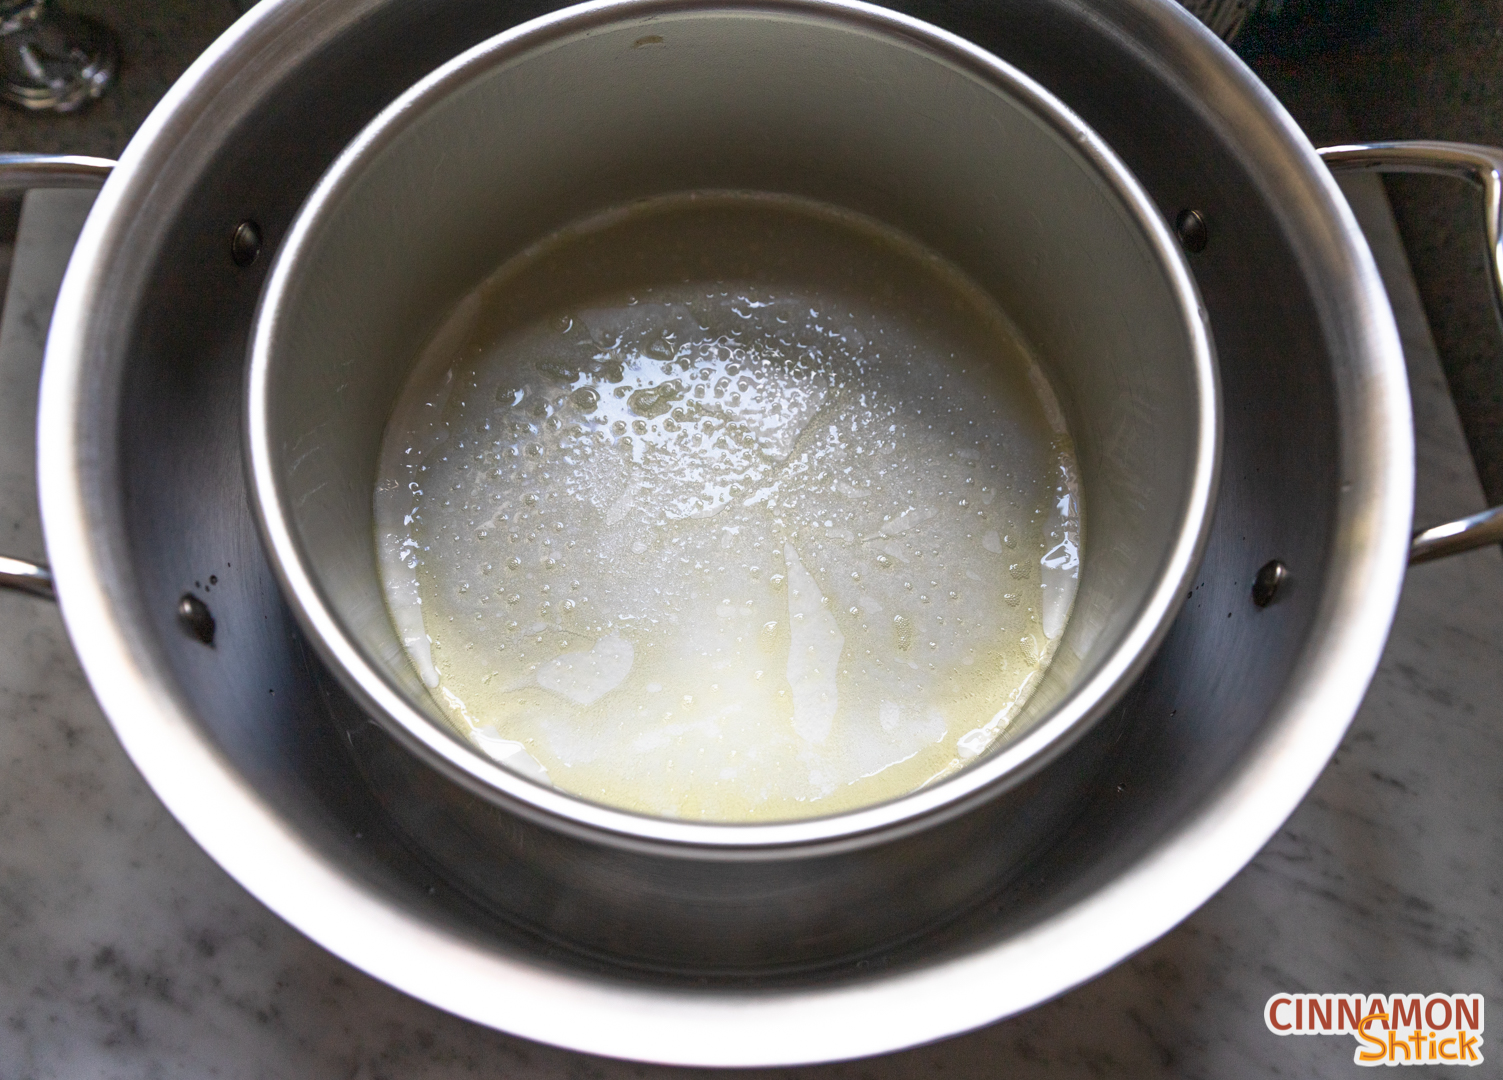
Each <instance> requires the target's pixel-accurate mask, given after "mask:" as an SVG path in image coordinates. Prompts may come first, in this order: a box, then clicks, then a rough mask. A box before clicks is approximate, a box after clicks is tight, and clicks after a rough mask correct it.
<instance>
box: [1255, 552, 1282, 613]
mask: <svg viewBox="0 0 1503 1080" xmlns="http://www.w3.org/2000/svg"><path fill="white" fill-rule="evenodd" d="M1288 579H1289V567H1287V566H1285V565H1284V564H1283V563H1282V562H1280V561H1279V560H1278V559H1269V560H1268V561H1267V562H1266V563H1264V564H1263V566H1262V568H1261V569H1260V570H1259V571H1258V576H1257V577H1256V578H1254V579H1253V586H1252V602H1253V603H1254V604H1257V605H1258V606H1259V607H1267V606H1268V605H1269V604H1271V603H1273V598H1274V597H1275V596H1277V595H1278V594H1279V588H1280V586H1282V585H1283V584H1284V582H1285V581H1287V580H1288Z"/></svg>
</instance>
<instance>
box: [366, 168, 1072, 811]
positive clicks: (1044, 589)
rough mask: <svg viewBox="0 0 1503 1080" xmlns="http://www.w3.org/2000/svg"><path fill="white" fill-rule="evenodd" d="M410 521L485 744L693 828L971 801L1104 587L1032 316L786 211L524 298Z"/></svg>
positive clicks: (715, 215) (395, 446)
mask: <svg viewBox="0 0 1503 1080" xmlns="http://www.w3.org/2000/svg"><path fill="white" fill-rule="evenodd" d="M375 506H376V521H377V532H378V541H379V551H380V557H381V572H382V577H383V581H384V584H385V587H386V595H387V600H388V606H389V608H390V609H391V613H392V618H393V623H394V625H395V626H396V628H397V631H398V633H399V636H400V637H401V639H402V641H403V643H404V645H405V647H406V648H407V650H408V654H409V656H410V658H411V660H412V663H413V665H414V667H415V669H416V670H417V671H418V673H419V674H420V675H421V677H422V679H423V681H424V683H425V684H426V685H427V686H428V687H430V689H431V690H432V692H433V695H434V700H435V702H436V703H437V704H438V706H439V708H440V709H441V710H442V711H443V713H444V715H445V716H447V717H448V719H449V720H450V722H451V723H452V724H453V725H454V726H455V727H456V729H458V730H459V731H460V732H461V733H462V734H464V735H465V736H466V737H468V738H469V739H470V740H471V741H472V742H473V743H474V744H475V745H476V747H477V749H479V750H480V751H482V752H484V753H486V754H488V755H490V756H491V757H493V758H495V759H496V760H498V761H500V762H502V763H503V764H505V765H507V766H508V767H510V768H513V769H516V770H518V771H520V772H522V773H524V774H525V775H529V776H531V777H533V778H534V779H538V780H543V781H546V782H551V783H553V784H555V785H556V786H558V787H559V788H561V789H564V790H567V791H570V792H573V793H576V794H578V795H581V796H584V797H586V798H590V799H593V800H596V801H599V802H602V803H606V804H610V805H614V806H618V807H623V808H627V809H632V810H637V811H641V812H644V813H648V814H655V815H661V816H668V817H686V818H696V819H706V820H715V821H749V820H778V819H788V818H796V817H804V816H810V815H815V814H825V813H833V812H836V811H839V810H845V809H851V808H854V807H857V806H862V805H866V804H870V803H874V802H878V801H881V800H884V799H888V798H892V797H894V796H897V795H901V794H904V793H906V792H908V791H912V790H914V789H916V788H918V787H920V786H922V785H923V784H925V783H927V782H930V781H932V780H934V779H936V778H938V777H941V776H944V775H946V774H947V773H949V772H952V771H954V770H955V769H957V768H959V767H961V766H962V765H963V764H964V763H965V762H967V761H969V760H971V759H973V758H975V757H976V756H977V755H979V754H981V753H983V752H984V751H985V750H986V749H987V748H988V747H989V746H991V745H992V744H993V743H994V742H996V741H997V740H998V739H999V738H1002V737H1004V736H1005V734H1006V729H1007V724H1008V722H1009V720H1010V719H1011V718H1012V717H1013V716H1014V715H1015V714H1016V712H1017V711H1018V709H1019V708H1020V707H1021V705H1022V704H1023V702H1024V701H1026V699H1027V696H1028V694H1029V692H1030V691H1031V689H1032V687H1033V685H1034V684H1035V683H1036V681H1037V676H1038V673H1039V671H1040V670H1041V669H1042V668H1043V667H1044V666H1045V665H1046V664H1047V663H1048V660H1049V657H1050V655H1051V654H1052V652H1053V648H1054V645H1055V643H1056V642H1057V641H1058V639H1059V636H1060V634H1061V633H1062V632H1063V628H1064V625H1065V621H1066V618H1067V617H1068V613H1069V609H1070V605H1071V602H1072V600H1073V597H1074V591H1075V579H1076V574H1077V573H1078V557H1077V550H1078V541H1079V516H1080V511H1079V499H1078V490H1077V483H1076V480H1075V465H1074V458H1073V453H1072V449H1071V444H1070V440H1069V438H1068V436H1067V434H1066V433H1065V430H1064V425H1063V420H1062V417H1061V414H1060V410H1059V407H1058V405H1057V403H1056V402H1055V400H1054V398H1053V395H1052V392H1051V391H1050V389H1049V386H1048V383H1047V382H1046V381H1045V379H1044V377H1043V376H1042V374H1041V373H1040V372H1039V370H1038V368H1037V366H1036V365H1035V364H1034V362H1033V361H1032V359H1031V357H1030V356H1029V354H1028V352H1027V350H1026V349H1025V348H1024V347H1023V345H1022V344H1021V342H1020V339H1019V337H1018V335H1017V334H1016V333H1015V332H1014V330H1013V329H1012V327H1011V325H1010V324H1009V323H1008V321H1007V320H1006V319H1005V317H1004V316H1003V315H1002V313H1001V312H1000V311H998V310H997V308H996V307H995V305H994V304H992V303H991V302H990V301H989V300H988V299H987V298H986V297H985V296H984V295H983V294H982V293H981V292H980V291H979V290H977V289H976V288H975V287H974V286H973V285H972V284H970V283H969V282H968V281H967V280H966V279H965V278H964V277H963V276H962V275H960V274H959V273H958V272H957V271H955V270H954V269H953V268H951V267H950V266H948V265H947V264H945V263H944V262H942V261H941V260H939V259H937V258H936V257H934V256H933V255H932V254H930V253H928V252H926V251H924V250H922V249H920V248H918V247H916V246H914V245H913V244H912V243H911V242H909V241H907V240H905V239H903V238H901V237H899V236H897V235H894V234H892V233H891V232H888V231H886V230H884V229H882V228H880V227H878V226H876V225H874V224H873V223H871V222H869V221H867V220H865V219H861V218H856V217H854V216H852V215H848V214H845V213H842V212H837V211H834V210H831V209H829V208H825V207H821V206H818V205H816V204H812V203H808V202H804V201H799V200H794V199H791V198H784V197H770V196H753V195H744V194H700V195H684V196H675V197H668V198H663V199H658V200H653V201H651V202H648V203H644V204H639V205H636V206H633V207H631V208H628V209H627V210H624V211H616V212H613V213H611V214H608V215H603V216H601V217H599V218H596V219H592V220H590V221H588V222H585V223H583V224H581V225H579V226H576V227H574V228H571V229H568V230H565V231H563V232H561V233H559V234H556V235H555V236H553V237H550V238H549V239H548V240H546V241H544V242H543V243H541V244H539V245H538V246H536V247H535V248H534V249H532V250H530V251H529V252H527V253H525V254H524V255H522V256H520V257H518V258H517V259H515V260H513V261H512V262H510V263H508V264H507V265H505V266H503V267H502V268H501V269H500V270H499V271H497V273H496V274H494V275H493V276H492V277H491V278H490V279H489V280H487V281H486V282H484V283H482V285H481V286H480V287H479V288H478V289H476V291H475V292H474V293H472V294H471V295H470V296H468V297H466V298H465V299H464V300H463V301H462V302H461V303H460V304H459V305H458V306H457V307H456V309H455V311H454V312H453V314H452V315H451V317H450V318H449V319H448V320H447V322H446V323H445V324H444V325H443V326H442V327H441V328H440V329H439V331H438V333H437V334H436V335H435V336H434V338H433V339H432V341H431V343H430V345H429V346H428V348H427V349H426V350H425V352H424V354H423V356H422V357H421V358H420V360H419V363H418V364H417V367H416V370H415V372H414V375H413V377H412V379H411V381H410V383H409V385H408V386H407V388H406V390H405V391H404V393H403V396H402V398H401V400H400V401H399V403H398V406H397V409H396V411H395V413H394V415H393V417H392V421H391V423H390V425H389V427H388V430H387V433H386V437H385V442H384V444H383V449H382V458H381V475H380V478H379V480H378V484H377V491H376V500H375Z"/></svg>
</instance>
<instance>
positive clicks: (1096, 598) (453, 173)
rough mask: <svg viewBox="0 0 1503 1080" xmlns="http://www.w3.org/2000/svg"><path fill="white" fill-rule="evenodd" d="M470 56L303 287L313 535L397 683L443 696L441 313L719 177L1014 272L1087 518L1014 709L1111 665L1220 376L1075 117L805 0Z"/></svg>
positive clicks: (298, 406)
mask: <svg viewBox="0 0 1503 1080" xmlns="http://www.w3.org/2000/svg"><path fill="white" fill-rule="evenodd" d="M449 82H450V85H448V86H447V87H446V94H445V96H443V97H441V98H439V99H437V100H434V99H433V98H432V97H430V98H428V99H425V100H424V101H423V102H422V103H421V105H420V106H419V107H418V108H416V109H412V108H409V110H408V115H407V116H406V118H405V123H404V124H402V125H400V126H398V127H397V128H395V134H394V135H392V136H391V137H389V138H386V139H384V140H383V141H381V142H379V143H378V144H375V145H374V146H373V147H372V153H370V155H369V159H368V160H367V161H366V162H365V163H364V164H363V165H362V167H361V168H360V169H359V170H358V171H356V172H355V173H353V174H352V179H351V180H350V181H349V182H348V183H345V184H343V185H342V186H341V187H340V188H338V189H336V192H335V194H334V196H333V198H332V199H331V201H330V203H329V205H328V206H327V207H326V209H325V213H324V216H323V217H322V219H321V220H320V222H319V224H318V227H317V228H316V230H315V231H314V232H313V233H312V236H311V243H310V244H309V245H308V246H307V247H306V248H304V249H303V253H302V257H301V258H300V260H299V263H298V264H297V265H296V267H295V268H294V269H293V271H292V277H291V286H290V291H289V294H288V301H287V302H286V303H285V304H284V305H283V306H282V308H281V309H280V310H279V311H278V312H277V319H278V322H277V324H276V337H275V344H274V355H275V356H276V358H277V361H276V366H275V372H274V375H273V377H272V378H271V380H270V382H269V385H270V388H271V392H270V394H269V398H268V413H269V415H270V426H271V430H272V432H273V434H274V438H273V446H274V451H273V452H274V454H275V455H277V457H278V458H279V461H278V462H277V468H278V470H279V471H280V474H281V476H282V477H283V495H282V499H283V504H284V505H285V506H287V507H290V508H294V509H293V510H292V515H293V517H294V518H295V528H296V532H297V539H298V541H299V542H300V544H301V546H302V550H303V555H304V557H305V559H306V561H307V563H308V564H309V566H310V567H311V568H312V574H313V577H314V578H315V579H316V580H317V581H318V582H319V583H320V585H321V587H322V589H323V592H324V597H325V600H326V602H327V603H328V604H329V605H330V606H331V607H332V609H333V610H334V612H335V613H336V615H337V617H338V618H339V619H340V620H341V621H342V623H343V625H344V626H345V628H346V629H347V631H348V632H349V633H350V635H351V636H352V637H353V638H354V639H355V640H356V641H357V642H358V643H359V644H360V646H361V647H362V649H363V651H364V653H365V655H366V656H367V657H368V658H369V659H371V660H373V661H374V662H375V664H376V666H377V667H378V669H379V670H382V671H384V673H385V675H386V677H387V678H388V679H389V680H390V681H391V682H392V683H394V684H396V685H398V686H400V687H402V688H404V689H405V691H406V692H407V694H408V695H409V697H411V698H412V699H413V700H415V701H417V702H420V703H426V706H427V708H428V709H429V710H430V713H431V714H432V715H434V716H435V717H437V716H438V715H439V714H438V710H437V708H436V706H434V705H433V703H432V702H431V700H430V699H429V698H428V695H427V694H426V692H425V691H424V688H423V687H422V685H421V682H420V681H419V680H418V678H417V676H416V674H415V672H414V671H413V669H412V667H411V665H410V664H409V663H408V661H407V658H406V656H405V654H404V652H403V649H402V647H401V644H400V642H399V641H398V639H397V637H396V635H395V633H394V632H393V629H392V626H391V623H390V620H389V618H388V616H387V614H386V611H385V609H384V606H383V602H382V598H381V590H380V588H379V586H378V583H377V579H376V573H375V561H376V560H375V556H374V552H373V529H372V524H371V501H372V492H373V489H374V481H375V462H376V457H377V453H378V450H379V445H380V439H381V435H382V432H383V429H384V426H385V423H386V420H387V417H388V416H389V415H390V413H391V409H392V406H393V403H394V400H395V398H396V395H397V393H398V392H399V390H400V388H401V386H402V385H403V383H404V381H405V380H406V378H407V376H408V374H409V372H410V371H411V369H412V367H413V364H414V362H415V359H416V357H417V355H418V354H419V352H420V351H421V348H422V345H423V343H424V341H425V339H426V338H427V336H428V335H429V334H431V333H432V331H433V328H434V327H435V325H436V324H437V322H438V321H439V320H440V319H441V318H442V317H443V315H444V314H445V313H446V311H447V310H448V309H449V308H450V307H451V306H452V305H453V304H454V303H455V301H456V300H457V299H458V297H460V296H461V295H463V294H464V293H465V292H467V291H468V290H469V289H470V288H471V287H473V285H474V284H475V283H476V282H477V281H478V280H480V279H481V278H483V277H484V276H485V275H486V274H488V273H489V272H490V271H492V270H493V269H494V268H495V267H497V266H498V265H500V264H501V263H502V262H503V261H504V260H505V259H506V258H507V257H508V256H510V255H511V254H513V253H515V252H517V251H520V250H522V249H523V248H525V247H526V246H527V245H528V244H530V243H532V242H535V241H536V240H537V239H539V238H540V237H542V236H544V235H546V234H548V233H549V232H551V231H553V230H555V229H557V228H559V227H561V226H563V225H565V224H568V223H570V222H573V221H575V220H578V219H579V218H581V217H584V216H586V215H587V214H589V213H591V212H594V211H598V210H601V209H604V208H607V207H611V206H617V205H620V204H622V203H624V202H627V201H630V200H632V199H635V198H642V197H646V196H650V195H655V194H660V193H664V192H671V191H675V190H693V189H704V188H711V189H742V190H755V191H772V192H786V193H792V194H797V195H802V196H807V197H811V198H815V199H819V200H822V201H824V202H827V203H831V204H834V205H838V206H842V207H845V208H847V209H851V210H855V211H858V212H861V213H864V214H868V215H870V216H872V217H875V218H877V219H879V220H881V221H884V222H887V223H889V224H891V225H894V226H896V227H897V228H899V229H901V230H903V231H904V232H906V233H908V234H909V235H911V236H913V237H915V238H917V239H919V240H920V241H921V242H923V243H924V244H926V245H928V246H929V247H930V248H931V249H933V250H935V251H937V252H939V253H941V254H942V255H944V256H945V257H947V258H949V259H950V260H952V261H953V262H955V263H956V264H957V265H959V266H960V267H961V268H962V269H963V270H965V271H966V272H967V273H968V274H969V275H970V276H971V277H972V278H973V279H974V280H975V281H976V282H977V283H978V284H980V285H981V286H982V287H983V288H984V289H985V290H986V291H987V292H989V293H990V294H991V295H992V296H993V297H995V298H996V300H997V301H998V302H999V304H1000V306H1001V307H1002V309H1003V310H1004V311H1005V312H1006V313H1007V314H1008V315H1009V316H1010V317H1011V318H1012V319H1013V320H1014V321H1015V323H1016V324H1017V326H1018V327H1019V328H1020V330H1021V332H1022V334H1023V336H1024V337H1025V339H1026V340H1027V341H1029V342H1030V344H1031V346H1032V347H1033V349H1034V350H1035V352H1036V354H1037V355H1038V357H1039V358H1040V360H1041V362H1042V363H1043V364H1044V366H1045V368H1046V370H1047V371H1048V372H1049V375H1050V377H1051V379H1052V381H1053V383H1054V385H1055V387H1056V389H1057V391H1058V393H1059V395H1060V398H1061V399H1062V401H1063V402H1064V404H1065V407H1066V410H1067V414H1068V418H1069V425H1070V430H1071V433H1072V435H1073V437H1074V439H1075V443H1076V447H1077V453H1078V460H1079V464H1080V470H1081V476H1082V487H1083V492H1084V496H1083V504H1084V516H1085V545H1084V547H1085V550H1084V552H1083V565H1084V570H1083V573H1082V580H1081V583H1080V588H1079V593H1078V596H1077V600H1076V605H1075V611H1074V615H1073V617H1072V618H1071V620H1070V622H1069V624H1068V626H1067V629H1066V633H1065V636H1064V639H1063V641H1062V643H1061V646H1060V648H1059V651H1058V654H1057V657H1056V659H1055V661H1054V663H1053V665H1052V666H1051V668H1050V669H1049V672H1048V675H1047V677H1046V679H1045V681H1044V683H1043V685H1042V687H1041V689H1040V690H1039V691H1038V692H1037V693H1035V695H1034V697H1033V699H1032V700H1031V702H1030V704H1029V707H1028V709H1027V710H1026V711H1025V713H1024V714H1023V716H1022V718H1021V720H1020V722H1017V723H1015V724H1014V728H1013V731H1014V732H1015V733H1016V732H1020V731H1023V730H1026V729H1027V727H1028V726H1029V725H1030V724H1031V723H1033V722H1035V721H1037V720H1038V719H1039V718H1040V717H1041V716H1042V715H1044V714H1045V713H1046V712H1047V710H1048V709H1049V708H1050V707H1052V706H1053V705H1055V704H1057V703H1058V702H1059V701H1060V699H1061V698H1063V697H1064V696H1065V695H1066V694H1068V693H1069V692H1070V690H1071V689H1072V688H1073V687H1075V686H1077V685H1079V683H1080V682H1081V681H1082V680H1084V679H1085V678H1086V677H1088V676H1089V675H1090V674H1091V673H1092V672H1094V671H1095V670H1097V669H1098V668H1099V667H1100V666H1101V664H1102V663H1103V662H1104V661H1105V659H1106V658H1107V657H1108V656H1109V654H1110V653H1111V650H1112V649H1113V648H1114V647H1115V646H1116V644H1117V642H1118V639H1119V638H1120V635H1121V634H1122V633H1123V631H1124V628H1125V627H1127V626H1128V625H1129V624H1130V623H1131V621H1132V620H1133V619H1134V618H1135V617H1137V616H1138V615H1139V613H1140V611H1141V609H1142V607H1143V605H1144V602H1145V599H1146V598H1147V596H1148V594H1149V592H1150V591H1151V589H1152V588H1153V586H1154V585H1155V584H1156V583H1157V581H1158V578H1159V574H1160V572H1161V571H1162V569H1163V566H1164V564H1165V562H1166V560H1167V558H1168V555H1169V553H1170V551H1171V549H1172V547H1173V545H1174V544H1175V543H1176V541H1178V540H1179V538H1180V535H1181V532H1182V530H1183V529H1184V528H1185V527H1186V526H1185V521H1186V515H1187V504H1188V491H1189V489H1190V487H1191V484H1192V479H1193V474H1194V471H1195V469H1196V466H1197V462H1198V458H1197V455H1198V454H1203V453H1205V452H1206V448H1204V447H1203V446H1201V445H1200V443H1199V438H1200V427H1199V418H1200V415H1201V405H1202V401H1203V398H1202V396H1201V395H1202V394H1203V391H1204V388H1203V387H1202V386H1200V385H1199V384H1198V383H1197V378H1196V369H1195V357H1194V352H1193V345H1192V342H1191V339H1190V336H1189V328H1188V320H1189V319H1190V318H1192V317H1193V313H1187V312H1186V311H1184V310H1183V309H1182V308H1181V307H1180V306H1179V304H1178V303H1177V302H1176V293H1175V292H1174V290H1173V288H1172V286H1171V284H1170V280H1169V277H1168V273H1167V271H1166V268H1165V267H1164V266H1163V265H1162V263H1161V257H1160V255H1159V254H1158V253H1156V252H1155V250H1154V249H1153V248H1152V247H1151V245H1150V244H1149V243H1148V242H1147V240H1146V239H1145V237H1144V234H1143V230H1142V228H1141V225H1140V223H1139V222H1138V221H1136V220H1135V219H1134V217H1133V215H1132V212H1131V211H1130V209H1129V208H1128V207H1127V206H1126V205H1124V203H1123V201H1122V199H1121V198H1120V197H1119V195H1118V194H1117V192H1116V191H1114V189H1113V188H1112V187H1111V185H1110V184H1109V183H1108V182H1107V181H1105V180H1104V179H1103V178H1102V176H1101V174H1100V172H1099V170H1098V169H1097V168H1096V166H1095V165H1094V164H1093V163H1092V162H1091V161H1090V160H1088V158H1087V156H1086V155H1085V154H1083V153H1082V152H1081V150H1080V148H1079V147H1078V146H1077V145H1073V144H1072V141H1071V139H1070V138H1069V137H1067V136H1066V135H1065V134H1063V133H1061V132H1060V131H1058V130H1056V128H1055V127H1053V126H1051V124H1050V123H1049V122H1048V121H1047V120H1045V119H1043V118H1041V117H1040V116H1039V115H1037V114H1036V113H1035V112H1034V111H1033V110H1032V109H1031V108H1030V106H1029V105H1028V104H1027V103H1026V102H1024V101H1022V100H1020V99H1019V98H1018V97H1015V96H1013V95H1011V94H1009V93H1007V92H1005V91H1003V90H1001V89H999V88H998V87H996V86H995V85H992V84H989V83H988V82H986V81H983V79H981V78H980V77H978V76H977V74H976V73H975V72H973V71H968V70H962V69H961V68H960V67H958V66H956V65H954V64H951V63H948V62H946V61H944V60H942V59H940V58H938V57H936V56H935V55H933V54H931V53H930V52H928V51H926V50H925V49H923V48H921V47H919V46H918V45H916V44H914V43H911V42H903V41H896V40H893V39H891V38H888V37H884V36H878V35H876V34H873V33H870V32H866V31H863V30H861V29H858V28H853V27H852V26H849V25H844V24H841V23H837V22H834V21H826V20H822V19H815V18H810V17H807V16H795V15H790V14H787V13H784V14H776V15H769V14H767V13H754V14H752V13H746V12H728V13H718V14H715V15H706V14H698V15H671V16H659V17H656V18H653V19H651V20H650V21H643V22H640V23H631V24H627V25H623V26H616V27H611V28H608V29H605V30H596V31H593V32H592V33H590V34H588V35H581V36H575V37H572V38H569V39H566V40H561V41H557V42H554V43H553V44H552V45H551V46H549V47H545V48H540V49H535V50H532V51H530V52H526V53H523V54H521V55H520V56H512V55H508V54H506V53H504V52H502V53H498V54H497V55H496V57H495V59H494V60H493V61H492V62H491V63H489V64H487V65H485V66H484V67H482V68H480V69H479V71H478V74H472V75H469V76H467V81H465V82H463V83H461V82H459V81H458V80H456V79H451V80H449Z"/></svg>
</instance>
